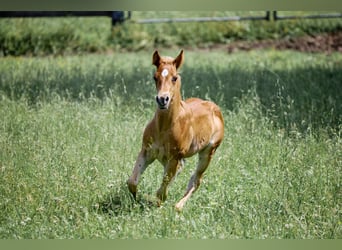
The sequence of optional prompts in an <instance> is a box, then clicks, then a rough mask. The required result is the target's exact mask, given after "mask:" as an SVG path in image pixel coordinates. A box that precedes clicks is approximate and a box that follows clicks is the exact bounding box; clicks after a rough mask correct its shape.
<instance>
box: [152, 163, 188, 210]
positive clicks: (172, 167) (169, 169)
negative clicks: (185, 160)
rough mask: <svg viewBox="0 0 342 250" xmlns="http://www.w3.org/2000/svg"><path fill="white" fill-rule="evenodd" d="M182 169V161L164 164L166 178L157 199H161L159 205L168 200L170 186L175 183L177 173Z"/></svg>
mask: <svg viewBox="0 0 342 250" xmlns="http://www.w3.org/2000/svg"><path fill="white" fill-rule="evenodd" d="M181 167H182V162H181V160H170V161H168V162H167V163H166V164H164V176H163V181H162V184H161V186H160V188H159V189H158V191H157V198H158V199H159V201H158V204H159V205H160V203H161V202H163V201H165V200H166V197H167V188H168V186H169V184H170V183H171V182H172V181H173V179H174V177H175V176H176V174H177V172H178V171H179V170H180V168H181Z"/></svg>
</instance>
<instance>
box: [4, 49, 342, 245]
mask: <svg viewBox="0 0 342 250" xmlns="http://www.w3.org/2000/svg"><path fill="white" fill-rule="evenodd" d="M152 52H153V51H146V52H139V53H122V54H121V53H115V54H103V55H83V56H76V55H75V56H66V57H44V58H24V57H17V58H12V57H6V58H2V59H1V60H0V75H1V78H0V116H1V118H2V119H1V120H0V145H1V150H0V176H1V180H2V181H1V182H0V209H1V213H0V238H1V239H8V238H10V239H12V238H14V239H18V238H19V239H21V238H34V239H36V238H39V239H41V238H111V239H113V238H177V239H178V238H182V239H183V238H186V239H189V238H195V239H198V238H201V239H202V238H225V239H231V238H254V239H255V238H296V239H301V238H309V239H310V238H315V239H331V238H338V239H341V238H342V214H341V204H342V203H341V198H342V197H341V195H342V190H341V174H342V158H341V157H342V153H341V152H342V143H341V119H342V118H341V114H342V101H341V100H342V96H341V95H342V91H341V90H342V87H341V82H342V56H341V54H338V53H333V54H331V55H325V54H304V53H298V52H289V51H285V52H278V51H273V50H269V51H258V52H248V53H236V54H233V55H229V54H225V53H222V51H216V52H215V51H214V52H210V53H209V52H204V51H185V65H184V67H183V68H182V83H183V84H182V91H183V96H184V97H190V96H197V97H201V98H205V99H211V100H214V101H215V102H217V103H218V104H219V105H220V106H221V107H222V110H223V113H224V118H225V131H226V135H225V139H224V141H223V143H222V145H221V146H220V147H219V149H218V150H217V153H216V155H215V157H214V159H213V161H212V163H211V165H210V166H209V168H208V171H207V172H206V174H205V177H204V181H203V184H202V185H201V187H200V189H199V190H198V191H197V192H196V193H195V194H194V195H193V197H192V198H191V199H190V201H189V202H188V203H187V205H186V206H185V208H184V211H183V212H182V213H177V212H176V211H175V210H174V204H175V203H176V201H177V200H178V199H179V198H180V197H181V196H182V195H183V192H184V191H185V188H186V185H187V182H188V179H189V178H190V175H191V173H192V171H193V169H194V165H195V163H196V157H193V158H190V159H188V160H187V161H186V166H185V169H184V170H183V172H182V173H181V174H180V175H179V176H178V177H177V179H176V180H175V182H174V183H173V184H172V186H171V187H170V191H169V197H168V200H167V201H166V202H165V203H164V204H163V206H162V207H160V208H157V207H154V206H151V205H149V202H148V197H149V196H153V195H154V194H155V192H156V190H157V188H158V187H159V184H160V182H161V176H162V167H161V165H160V164H158V163H154V164H153V165H151V166H150V167H149V168H148V169H147V170H146V172H145V174H144V176H143V178H142V180H141V183H140V186H139V193H138V202H137V203H135V202H133V201H132V199H131V197H130V195H129V193H128V190H127V188H126V184H125V181H126V179H127V178H128V176H129V175H130V173H131V170H132V167H133V164H134V161H135V158H136V156H137V153H138V151H139V148H140V143H141V136H142V130H143V128H144V126H145V124H146V123H147V122H148V120H149V119H150V118H151V117H152V115H153V112H154V108H155V104H154V95H155V90H154V84H153V81H152V72H153V67H152V66H151V55H152ZM161 53H162V54H168V55H171V56H173V55H176V54H177V53H178V51H174V50H173V51H171V50H170V51H167V50H162V51H161Z"/></svg>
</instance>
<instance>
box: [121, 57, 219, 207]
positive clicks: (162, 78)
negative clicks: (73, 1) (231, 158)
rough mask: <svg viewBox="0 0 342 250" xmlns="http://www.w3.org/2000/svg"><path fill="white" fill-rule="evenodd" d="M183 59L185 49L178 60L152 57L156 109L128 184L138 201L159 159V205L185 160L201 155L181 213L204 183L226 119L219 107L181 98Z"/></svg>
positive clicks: (181, 203)
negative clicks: (143, 177) (141, 181)
mask: <svg viewBox="0 0 342 250" xmlns="http://www.w3.org/2000/svg"><path fill="white" fill-rule="evenodd" d="M183 60H184V53H183V50H182V51H181V52H180V54H179V55H178V56H177V57H176V58H175V59H173V58H171V57H161V56H160V55H159V53H158V51H155V52H154V54H153V59H152V63H153V65H155V66H156V67H157V71H156V72H155V74H154V80H155V83H156V89H157V96H156V102H157V106H158V107H157V110H156V112H155V115H154V118H153V119H152V121H150V123H149V124H148V125H147V126H146V128H145V131H144V135H143V141H142V148H141V151H140V153H139V155H138V158H137V160H136V163H135V167H134V169H133V173H132V175H131V176H130V178H129V179H128V181H127V184H128V188H129V191H130V192H131V193H132V194H133V196H134V198H136V193H137V185H138V182H139V178H140V176H141V174H142V173H143V172H144V170H145V169H146V167H147V166H148V165H149V164H151V163H152V162H153V161H154V160H155V159H157V160H158V161H159V162H160V163H161V164H163V166H164V176H163V181H162V184H161V186H160V188H159V189H158V191H157V198H158V205H160V203H161V202H162V201H164V200H165V199H166V197H167V187H168V185H169V184H170V182H171V181H172V180H173V179H174V177H175V176H176V175H177V174H178V173H179V171H180V170H181V168H182V167H183V158H187V157H190V156H192V155H194V154H196V153H198V156H199V157H198V163H197V167H196V170H195V172H194V173H193V175H192V176H191V179H190V181H189V184H188V187H187V190H186V192H185V194H184V196H183V198H182V199H181V200H180V201H179V202H178V203H177V204H176V206H175V208H176V209H177V210H178V211H181V210H182V208H183V206H184V205H185V203H186V201H187V200H188V199H189V198H190V196H191V195H192V193H193V192H195V191H196V190H197V188H198V187H199V185H200V183H201V179H202V175H203V173H204V171H205V170H206V169H207V167H208V165H209V163H210V160H211V158H212V156H213V154H214V153H215V150H216V148H217V147H218V146H219V145H220V143H221V141H222V139H223V133H224V132H223V130H224V129H223V128H224V125H223V117H222V113H221V111H220V109H219V107H218V106H217V105H216V104H214V103H212V102H209V101H204V100H201V99H198V98H190V99H187V100H185V101H183V100H182V98H181V92H180V87H181V77H180V75H179V74H178V73H177V70H178V69H179V67H180V66H181V64H182V63H183Z"/></svg>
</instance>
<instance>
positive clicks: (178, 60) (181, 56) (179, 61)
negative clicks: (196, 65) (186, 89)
mask: <svg viewBox="0 0 342 250" xmlns="http://www.w3.org/2000/svg"><path fill="white" fill-rule="evenodd" d="M183 60H184V52H183V50H181V52H180V53H179V55H178V56H177V57H176V59H175V60H173V64H174V65H175V66H176V69H178V68H179V67H180V66H182V63H183Z"/></svg>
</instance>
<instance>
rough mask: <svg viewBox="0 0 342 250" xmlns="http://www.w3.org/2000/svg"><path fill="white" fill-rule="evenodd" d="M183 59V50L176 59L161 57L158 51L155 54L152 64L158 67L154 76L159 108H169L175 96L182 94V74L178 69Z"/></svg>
mask: <svg viewBox="0 0 342 250" xmlns="http://www.w3.org/2000/svg"><path fill="white" fill-rule="evenodd" d="M183 60H184V53H183V50H182V51H181V52H180V53H179V55H178V56H177V57H176V58H175V59H174V58H171V57H161V56H160V55H159V53H158V51H155V52H154V54H153V58H152V64H153V65H155V66H156V67H157V70H156V72H155V73H154V76H153V78H154V80H155V82H156V88H157V96H156V101H157V104H158V108H159V109H168V108H169V106H170V103H172V101H173V98H175V97H177V98H178V97H179V96H180V76H179V75H178V73H177V69H178V68H179V67H180V66H181V65H182V63H183Z"/></svg>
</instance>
